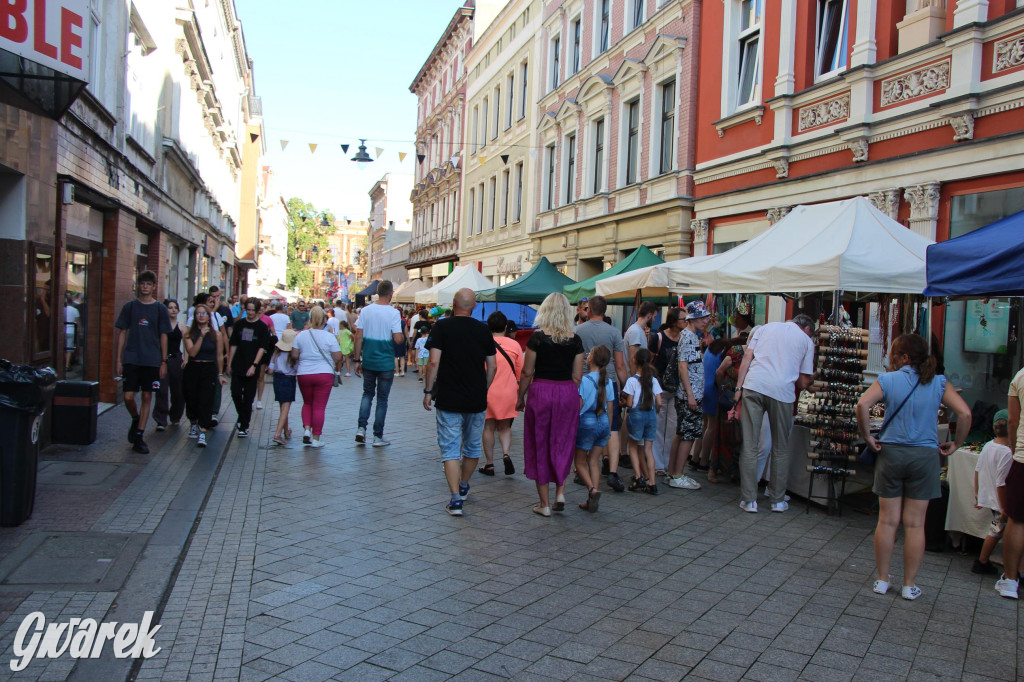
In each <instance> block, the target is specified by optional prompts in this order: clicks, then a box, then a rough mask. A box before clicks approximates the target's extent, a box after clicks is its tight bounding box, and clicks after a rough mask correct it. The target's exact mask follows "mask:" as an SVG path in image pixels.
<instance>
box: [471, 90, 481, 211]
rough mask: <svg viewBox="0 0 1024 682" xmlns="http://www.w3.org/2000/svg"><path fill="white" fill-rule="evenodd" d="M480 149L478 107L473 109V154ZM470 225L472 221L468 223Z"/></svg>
mask: <svg viewBox="0 0 1024 682" xmlns="http://www.w3.org/2000/svg"><path fill="white" fill-rule="evenodd" d="M479 147H480V107H473V153H474V154H476V150H477V149H479ZM470 224H472V221H470Z"/></svg>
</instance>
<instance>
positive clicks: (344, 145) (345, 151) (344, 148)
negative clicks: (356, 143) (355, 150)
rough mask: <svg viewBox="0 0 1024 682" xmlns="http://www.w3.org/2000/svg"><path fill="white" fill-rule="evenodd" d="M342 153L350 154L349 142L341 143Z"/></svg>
mask: <svg viewBox="0 0 1024 682" xmlns="http://www.w3.org/2000/svg"><path fill="white" fill-rule="evenodd" d="M341 153H342V154H348V145H347V144H343V145H341Z"/></svg>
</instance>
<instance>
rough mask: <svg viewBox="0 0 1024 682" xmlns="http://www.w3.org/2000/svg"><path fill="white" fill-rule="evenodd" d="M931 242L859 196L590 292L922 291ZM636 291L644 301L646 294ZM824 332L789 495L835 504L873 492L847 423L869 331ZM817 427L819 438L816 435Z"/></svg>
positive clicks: (796, 440)
mask: <svg viewBox="0 0 1024 682" xmlns="http://www.w3.org/2000/svg"><path fill="white" fill-rule="evenodd" d="M932 243H933V242H931V241H930V240H928V239H925V238H924V237H922V236H920V235H918V234H916V233H914V232H912V231H911V230H908V229H907V228H906V227H904V226H903V225H901V224H899V223H897V222H896V221H894V220H892V219H891V218H889V217H888V216H886V215H885V214H884V213H882V212H880V211H879V210H878V209H876V208H875V207H874V206H872V205H871V202H869V201H868V200H867V199H866V198H864V197H854V198H852V199H846V200H843V201H837V202H830V203H824V204H814V205H810V206H797V207H795V208H794V209H793V210H792V211H790V213H789V214H788V215H787V216H786V217H784V218H783V219H782V220H780V221H778V222H777V223H775V225H773V226H772V227H771V228H769V229H768V230H766V231H765V232H763V233H761V234H760V235H758V236H757V237H754V238H753V239H751V240H749V241H747V242H744V243H743V244H741V245H739V246H737V247H735V248H733V249H730V250H729V251H726V252H725V253H721V254H718V255H714V256H703V257H697V258H687V259H683V260H678V261H673V262H669V263H665V264H663V265H655V266H653V267H651V268H644V269H641V270H636V271H634V272H630V273H626V274H623V275H619V276H617V277H611V278H608V279H605V280H601V281H598V282H597V293H599V294H602V295H604V296H605V297H612V296H616V295H617V296H622V295H623V294H624V293H626V292H628V290H629V287H630V286H636V285H638V284H639V285H641V287H642V286H651V287H653V290H654V291H665V290H667V291H671V292H686V293H698V292H714V293H719V294H786V295H790V296H792V295H794V294H806V295H809V294H814V293H820V292H834V296H835V299H834V300H838V299H839V297H840V296H842V295H843V293H844V292H862V293H869V292H870V293H878V294H920V292H921V291H923V290H924V286H925V249H926V248H927V247H928V245H929V244H932ZM641 292H642V293H644V294H646V290H645V289H642V288H641ZM839 329H844V330H846V328H839ZM821 333H825V334H826V338H825V342H824V343H822V342H821V341H822V339H821V337H820V336H819V337H817V339H816V340H817V341H818V344H817V350H818V352H817V355H818V358H817V360H818V362H817V365H818V370H817V371H816V374H818V376H817V377H816V382H817V383H816V385H815V387H816V391H815V393H814V394H813V396H812V397H811V398H808V399H807V400H810V401H813V402H814V404H815V409H820V411H819V412H812V413H811V414H815V415H820V416H821V417H822V420H820V421H821V423H820V424H819V423H818V421H819V420H804V421H805V422H810V421H814V422H815V423H813V424H805V425H803V426H794V429H793V434H792V436H791V439H790V452H791V457H790V472H789V481H788V486H787V487H788V488H789V490H790V491H791V492H793V493H794V494H797V495H800V496H808V495H809V497H810V498H812V499H816V500H817V499H821V500H825V501H826V503H827V504H829V505H834V503H835V500H836V499H837V497H838V495H839V493H840V492H841V490H842V487H843V483H846V484H847V486H849V485H850V483H851V481H854V480H856V482H857V484H866V485H868V486H870V480H871V479H870V469H868V470H866V471H865V470H864V469H865V467H861V466H860V465H859V464H854V461H855V460H856V453H855V452H854V447H853V446H854V445H855V441H856V431H857V429H856V423H855V422H854V421H852V420H853V419H854V415H853V405H855V404H856V398H854V397H853V394H854V393H856V392H857V391H861V392H862V391H863V390H864V388H865V387H864V386H863V371H864V369H865V366H866V358H867V354H866V348H867V338H866V335H867V332H865V331H864V330H856V332H854V331H853V330H847V331H844V332H843V333H844V334H846V333H849V334H850V335H851V338H850V339H844V340H842V342H837V343H835V344H833V343H832V342H831V338H830V336H829V335H830V334H831V333H832V331H828V328H824V329H823V330H822V332H821ZM837 333H838V332H837ZM853 336H856V339H855V340H854V338H853ZM837 341H838V339H837ZM847 352H848V353H849V354H847ZM857 397H858V398H859V393H857ZM805 402H806V401H805ZM825 417H828V418H829V421H828V422H827V423H826V422H825V421H824V418H825ZM936 421H937V420H936ZM851 426H852V428H851ZM815 429H816V430H818V431H819V433H814V432H813V430H815ZM851 458H853V460H854V461H851Z"/></svg>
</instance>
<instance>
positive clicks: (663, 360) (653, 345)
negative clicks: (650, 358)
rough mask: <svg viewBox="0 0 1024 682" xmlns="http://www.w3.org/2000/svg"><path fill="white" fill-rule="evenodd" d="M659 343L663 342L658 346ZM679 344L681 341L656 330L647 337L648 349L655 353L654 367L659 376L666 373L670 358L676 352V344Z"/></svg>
mask: <svg viewBox="0 0 1024 682" xmlns="http://www.w3.org/2000/svg"><path fill="white" fill-rule="evenodd" d="M659 343H660V344H661V346H660V347H659V346H658V344H659ZM678 345H679V341H678V340H676V341H673V340H672V339H670V338H669V337H668V334H666V333H665V332H656V333H654V334H651V336H650V338H649V339H647V349H648V350H649V351H651V352H652V353H654V369H656V370H657V371H658V376H661V375H662V374H664V373H665V368H666V367H668V361H669V358H671V357H672V354H673V353H675V351H676V346H678Z"/></svg>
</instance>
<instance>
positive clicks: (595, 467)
mask: <svg viewBox="0 0 1024 682" xmlns="http://www.w3.org/2000/svg"><path fill="white" fill-rule="evenodd" d="M611 359H612V352H611V350H609V349H608V347H607V346H594V348H593V349H592V350H591V351H590V357H589V358H588V359H587V363H588V366H589V369H590V374H587V375H586V376H585V377H583V381H581V382H580V422H579V428H577V429H576V456H575V458H574V460H575V461H574V465H575V467H576V473H577V474H578V475H579V477H580V480H582V481H583V485H585V486H587V491H588V495H587V501H586V502H583V503H582V504H580V509H583V510H584V511H588V512H590V513H591V514H593V513H594V512H596V511H597V505H598V502H599V501H600V499H601V493H600V491H598V489H597V482H598V480H600V478H599V477H600V475H601V451H602V449H604V448H606V447H608V438H609V437H610V436H611V428H612V424H611V422H612V418H611V415H612V404H613V403H612V401H613V399H614V396H613V395H612V392H613V390H614V389H613V388H612V382H611V379H609V378H608V363H609V362H611Z"/></svg>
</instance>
